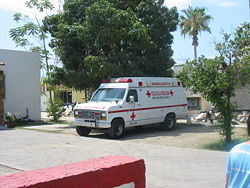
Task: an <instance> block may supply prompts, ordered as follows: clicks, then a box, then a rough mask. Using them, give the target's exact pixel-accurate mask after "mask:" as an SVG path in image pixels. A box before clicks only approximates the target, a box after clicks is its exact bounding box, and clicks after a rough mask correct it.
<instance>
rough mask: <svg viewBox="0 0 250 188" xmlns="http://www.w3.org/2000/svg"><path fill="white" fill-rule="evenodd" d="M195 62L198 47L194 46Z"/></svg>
mask: <svg viewBox="0 0 250 188" xmlns="http://www.w3.org/2000/svg"><path fill="white" fill-rule="evenodd" d="M194 60H195V61H197V46H194Z"/></svg>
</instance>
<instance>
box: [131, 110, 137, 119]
mask: <svg viewBox="0 0 250 188" xmlns="http://www.w3.org/2000/svg"><path fill="white" fill-rule="evenodd" d="M130 117H131V119H132V120H134V119H135V117H136V115H135V113H134V112H133V113H132V115H131V116H130Z"/></svg>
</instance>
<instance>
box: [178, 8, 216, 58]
mask: <svg viewBox="0 0 250 188" xmlns="http://www.w3.org/2000/svg"><path fill="white" fill-rule="evenodd" d="M182 12H183V13H184V15H181V16H180V19H181V22H180V26H181V34H182V35H184V36H185V35H189V36H191V37H192V38H193V42H192V45H193V46H194V59H195V60H197V46H198V44H199V43H198V34H199V33H201V32H202V31H208V32H209V33H211V30H210V28H209V26H208V24H209V21H210V20H212V19H213V18H212V17H211V16H210V15H207V14H206V9H205V8H198V7H195V8H193V7H191V6H189V7H188V9H185V10H182Z"/></svg>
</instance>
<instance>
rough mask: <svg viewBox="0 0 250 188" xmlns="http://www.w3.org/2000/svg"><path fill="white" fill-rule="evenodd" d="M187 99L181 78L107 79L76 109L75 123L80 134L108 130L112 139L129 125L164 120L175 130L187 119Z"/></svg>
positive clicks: (120, 135) (133, 125)
mask: <svg viewBox="0 0 250 188" xmlns="http://www.w3.org/2000/svg"><path fill="white" fill-rule="evenodd" d="M186 116H187V99H186V95H185V91H184V89H183V87H182V84H181V82H180V81H178V80H177V79H176V78H165V77H123V78H113V79H110V80H105V81H104V82H103V83H102V84H101V85H100V87H99V88H98V89H97V90H96V92H95V93H94V94H93V96H92V98H91V99H90V101H89V102H87V103H83V104H78V105H77V106H76V107H75V109H74V117H75V120H74V125H76V131H77V133H78V134H79V135H81V136H87V135H88V134H89V133H90V132H91V130H92V129H107V130H108V131H109V135H110V136H111V137H112V138H120V137H122V136H123V135H124V130H125V128H126V127H135V126H143V125H149V124H157V123H162V126H163V128H164V129H166V130H170V129H173V128H174V127H175V125H176V119H179V118H186Z"/></svg>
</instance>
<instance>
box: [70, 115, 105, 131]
mask: <svg viewBox="0 0 250 188" xmlns="http://www.w3.org/2000/svg"><path fill="white" fill-rule="evenodd" d="M73 124H74V125H76V126H83V127H90V128H101V129H106V128H110V124H109V123H108V122H107V121H101V120H95V119H94V120H93V119H82V118H75V120H74V122H73Z"/></svg>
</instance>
